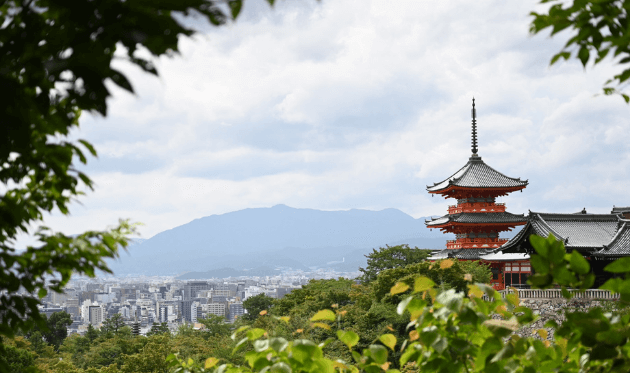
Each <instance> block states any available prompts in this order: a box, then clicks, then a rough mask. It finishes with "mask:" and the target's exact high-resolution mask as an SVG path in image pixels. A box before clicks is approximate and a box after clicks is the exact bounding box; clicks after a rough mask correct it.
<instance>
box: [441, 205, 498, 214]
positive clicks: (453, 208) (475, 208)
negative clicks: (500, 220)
mask: <svg viewBox="0 0 630 373" xmlns="http://www.w3.org/2000/svg"><path fill="white" fill-rule="evenodd" d="M462 212H505V203H488V202H472V203H460V204H458V205H450V206H448V213H449V215H453V214H459V213H462Z"/></svg>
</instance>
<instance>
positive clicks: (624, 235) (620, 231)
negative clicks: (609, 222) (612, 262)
mask: <svg viewBox="0 0 630 373" xmlns="http://www.w3.org/2000/svg"><path fill="white" fill-rule="evenodd" d="M594 255H595V256H599V257H620V256H629V255H630V220H627V219H621V220H619V223H618V228H617V233H615V236H614V237H613V238H612V240H611V241H610V243H608V244H606V245H604V248H603V249H601V250H600V251H598V252H597V253H595V254H594Z"/></svg>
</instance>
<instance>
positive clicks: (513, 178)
mask: <svg viewBox="0 0 630 373" xmlns="http://www.w3.org/2000/svg"><path fill="white" fill-rule="evenodd" d="M479 160H480V161H481V163H483V164H484V165H486V167H488V168H489V169H491V170H492V171H494V172H496V173H498V174H499V175H501V176H503V177H506V178H508V179H512V180H514V181H521V182H528V179H526V180H521V178H520V177H510V176H507V175H506V174H504V173H503V172H501V171H497V170H495V169H494V168H493V167H492V166H490V165H488V164H487V163H486V162H484V161H483V160H482V159H481V157H479ZM469 162H470V161H469Z"/></svg>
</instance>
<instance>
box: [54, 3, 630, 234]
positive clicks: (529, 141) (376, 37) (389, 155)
mask: <svg viewBox="0 0 630 373" xmlns="http://www.w3.org/2000/svg"><path fill="white" fill-rule="evenodd" d="M535 5H536V3H535V2H533V1H500V0H497V1H490V0H488V1H483V0H481V1H474V2H471V1H463V0H462V1H422V0H414V1H403V0H396V1H385V0H382V1H381V0H322V1H321V2H316V1H314V0H300V1H298V0H285V1H278V3H277V4H276V6H275V7H274V8H273V9H271V8H270V7H269V6H267V5H266V4H265V3H263V2H262V1H261V0H254V1H252V0H248V1H246V4H245V7H244V14H243V15H242V17H241V18H239V19H238V21H237V22H236V23H235V24H234V25H231V26H228V27H222V28H211V27H206V28H204V31H203V33H202V34H200V35H198V36H197V37H195V38H193V39H181V42H180V48H181V50H182V54H181V56H179V57H175V58H164V59H161V60H159V61H158V62H157V65H158V67H159V71H160V78H155V77H152V76H147V75H143V74H142V73H140V72H139V70H137V69H134V68H125V69H124V70H125V71H126V72H128V74H129V76H130V78H131V81H132V83H133V84H134V87H135V89H136V92H137V95H135V96H133V95H130V94H127V93H125V92H122V91H120V90H114V98H112V99H111V100H110V101H109V104H110V110H109V116H108V117H107V118H105V119H103V118H98V117H91V116H89V115H84V116H83V118H82V120H81V123H82V125H81V130H80V131H78V132H77V136H79V137H81V138H85V139H87V140H89V141H91V142H92V143H93V144H94V145H95V146H96V148H97V150H98V152H99V157H98V159H92V160H91V161H90V162H89V166H88V167H87V171H88V173H89V174H90V175H91V177H92V178H93V179H94V181H95V182H96V191H95V192H90V193H88V195H87V196H85V197H83V198H82V199H81V204H75V205H74V207H73V208H72V209H71V213H72V216H71V217H61V216H58V215H54V216H52V217H49V218H48V219H47V221H46V222H47V224H49V225H50V226H51V227H53V228H55V229H58V230H62V231H64V232H66V233H78V232H80V231H83V230H85V229H102V228H104V227H105V226H107V225H111V224H113V223H115V222H116V221H117V219H118V218H119V217H124V218H131V219H132V220H134V221H141V222H143V223H144V224H145V225H144V226H143V227H142V228H141V232H142V235H143V237H145V238H148V237H151V236H152V235H154V234H156V233H158V232H160V231H162V230H165V229H169V228H172V227H175V226H177V225H181V224H184V223H187V222H189V221H191V220H193V219H196V218H199V217H202V216H207V215H212V214H220V213H225V212H229V211H234V210H239V209H243V208H248V207H269V206H273V205H276V204H286V205H289V206H292V207H301V208H315V209H324V210H338V209H351V208H360V209H373V210H379V209H384V208H389V207H394V208H398V209H400V210H402V211H404V212H406V213H408V214H410V215H412V216H414V217H420V216H428V215H442V214H444V213H446V209H447V206H448V205H449V204H454V202H455V201H454V200H448V201H447V200H444V199H443V198H438V197H435V198H431V196H430V195H429V194H427V192H426V189H425V188H426V185H428V184H432V183H433V182H437V181H441V180H443V179H445V178H446V177H448V176H450V175H451V174H452V173H454V172H455V171H457V170H458V169H459V168H460V167H461V166H463V165H464V164H465V163H466V162H467V160H468V157H469V156H470V106H471V98H472V97H473V95H474V96H475V98H476V102H477V114H478V124H479V154H480V155H481V156H482V157H483V159H484V161H485V162H486V163H487V164H489V165H490V166H492V167H494V168H495V169H497V170H498V171H501V172H503V173H504V174H506V175H508V176H512V177H521V178H523V179H528V180H529V182H530V185H529V187H527V189H525V190H524V191H523V192H522V193H515V194H513V195H512V196H508V197H504V198H503V199H502V202H506V203H507V204H508V209H509V211H511V212H514V213H526V212H527V210H528V209H531V210H532V211H549V212H575V211H578V210H581V209H582V208H583V207H586V208H587V209H588V210H589V211H590V212H609V211H610V210H611V208H612V206H613V205H617V206H624V205H625V206H627V205H630V197H629V194H628V185H630V173H629V170H630V149H629V146H628V144H630V115H629V107H628V106H627V105H625V104H624V103H623V101H622V100H621V99H620V98H618V97H613V98H611V97H602V96H598V97H594V95H595V94H597V93H598V92H599V91H600V88H601V85H602V83H603V82H604V81H605V80H606V79H607V78H608V77H610V76H612V74H613V73H614V72H615V71H617V68H616V67H615V66H614V65H613V64H612V63H611V62H610V61H608V63H607V64H606V66H598V67H596V68H595V69H593V68H588V69H587V70H586V71H585V70H584V69H583V68H582V66H581V65H580V64H579V62H577V61H570V62H566V63H559V64H557V66H553V67H549V66H548V62H549V59H550V58H551V56H552V55H553V54H554V52H557V51H558V50H559V49H560V47H561V46H562V44H563V43H564V42H565V41H566V35H562V34H561V35H558V36H556V37H554V38H553V39H550V38H548V37H547V34H548V33H545V35H539V36H536V37H531V36H529V34H528V25H529V21H530V18H531V17H529V16H528V14H529V12H530V11H532V10H533V9H534V7H535Z"/></svg>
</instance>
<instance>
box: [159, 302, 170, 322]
mask: <svg viewBox="0 0 630 373" xmlns="http://www.w3.org/2000/svg"><path fill="white" fill-rule="evenodd" d="M158 319H159V320H160V322H168V306H165V305H162V306H160V309H159V310H158Z"/></svg>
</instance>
